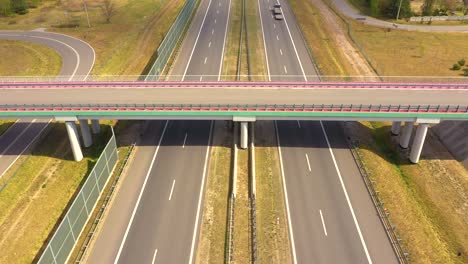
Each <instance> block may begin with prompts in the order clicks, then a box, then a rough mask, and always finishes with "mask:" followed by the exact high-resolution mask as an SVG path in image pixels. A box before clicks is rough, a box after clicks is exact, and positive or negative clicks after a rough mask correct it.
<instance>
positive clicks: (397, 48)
mask: <svg viewBox="0 0 468 264" xmlns="http://www.w3.org/2000/svg"><path fill="white" fill-rule="evenodd" d="M348 22H349V23H350V25H351V27H352V28H353V32H354V36H355V38H356V39H357V41H359V43H360V45H361V46H362V48H363V49H364V50H365V52H366V53H367V55H368V56H369V57H370V60H371V62H372V64H373V66H374V67H375V68H376V69H377V71H378V73H379V75H381V76H434V77H436V76H453V77H455V76H457V77H460V76H462V73H463V71H461V70H460V71H452V70H450V68H451V67H452V65H453V64H454V63H456V62H457V61H458V60H460V59H463V58H464V59H465V60H466V59H467V58H468V57H467V56H468V55H467V54H468V45H466V34H464V33H436V32H416V31H404V30H390V31H389V30H388V29H383V28H378V27H371V26H368V25H365V24H362V23H359V22H356V21H352V20H348Z"/></svg>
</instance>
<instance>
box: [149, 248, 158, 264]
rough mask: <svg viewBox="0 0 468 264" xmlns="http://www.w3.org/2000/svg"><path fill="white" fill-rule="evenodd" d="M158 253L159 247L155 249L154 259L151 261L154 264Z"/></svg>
mask: <svg viewBox="0 0 468 264" xmlns="http://www.w3.org/2000/svg"><path fill="white" fill-rule="evenodd" d="M156 255H158V249H155V250H154V254H153V261H152V262H151V263H152V264H154V263H155V261H156Z"/></svg>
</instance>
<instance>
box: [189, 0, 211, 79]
mask: <svg viewBox="0 0 468 264" xmlns="http://www.w3.org/2000/svg"><path fill="white" fill-rule="evenodd" d="M210 6H211V0H210V2H209V3H208V8H207V9H206V12H205V16H204V17H203V21H202V23H201V26H200V30H199V31H198V35H197V38H196V39H195V45H193V48H192V52H191V53H190V57H189V60H188V62H187V66H186V67H185V71H184V74H183V75H182V81H184V80H185V75H186V74H187V70H188V68H189V66H190V62H191V61H192V56H193V52H194V51H195V48H196V47H197V44H198V39H199V38H200V34H201V32H202V29H203V25H204V24H205V20H206V16H207V15H208V11H209V10H210Z"/></svg>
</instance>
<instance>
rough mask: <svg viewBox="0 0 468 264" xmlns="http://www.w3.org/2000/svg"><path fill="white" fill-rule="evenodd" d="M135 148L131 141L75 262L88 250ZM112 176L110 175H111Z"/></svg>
mask: <svg viewBox="0 0 468 264" xmlns="http://www.w3.org/2000/svg"><path fill="white" fill-rule="evenodd" d="M134 148H135V143H133V144H132V145H131V147H130V150H129V151H128V153H127V155H126V156H125V158H124V160H123V162H122V166H120V169H119V171H118V172H117V176H116V177H115V179H114V181H113V182H112V186H111V187H110V190H109V191H108V192H107V195H106V198H104V202H103V204H102V206H101V207H100V208H99V211H98V213H97V215H96V218H95V219H94V221H93V223H92V226H91V229H90V230H89V232H88V234H87V235H86V239H85V241H84V243H83V245H82V246H81V249H80V251H79V253H78V256H77V257H76V260H75V263H76V264H78V263H82V261H83V258H84V256H85V254H86V251H87V250H88V247H89V243H90V242H91V240H92V239H93V237H94V234H95V232H96V228H97V226H98V225H99V223H100V222H101V219H102V215H103V214H104V211H105V210H106V207H107V205H108V204H109V201H110V199H111V197H112V195H113V194H114V191H115V188H116V187H117V183H118V182H119V179H120V177H121V176H122V173H123V170H124V169H125V168H126V166H127V163H128V160H129V158H130V155H131V154H132V153H133V149H134ZM111 177H112V176H111Z"/></svg>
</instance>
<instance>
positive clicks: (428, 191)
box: [348, 122, 468, 264]
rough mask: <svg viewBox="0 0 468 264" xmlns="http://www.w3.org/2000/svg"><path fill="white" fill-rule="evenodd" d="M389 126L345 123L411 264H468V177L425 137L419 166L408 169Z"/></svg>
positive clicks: (408, 165)
mask: <svg viewBox="0 0 468 264" xmlns="http://www.w3.org/2000/svg"><path fill="white" fill-rule="evenodd" d="M389 126H390V123H377V122H363V123H362V124H359V123H350V124H349V125H348V128H349V129H348V131H352V134H353V137H354V138H356V139H358V140H359V142H360V152H361V154H362V156H363V157H364V160H365V163H366V167H367V169H368V171H369V174H370V176H371V179H372V180H373V181H375V187H376V190H378V191H379V192H380V196H381V197H382V200H383V201H384V202H385V207H386V208H387V209H388V211H389V212H390V219H391V221H392V223H394V224H395V226H396V230H397V233H398V234H399V235H400V236H401V237H402V238H403V245H404V247H405V248H407V249H408V250H409V252H410V260H411V262H412V263H460V264H461V263H467V262H468V246H467V245H468V231H467V229H466V223H467V222H468V213H467V212H468V204H467V199H468V198H467V190H468V173H467V171H466V170H465V168H463V166H462V165H461V164H460V163H458V162H457V161H455V160H453V158H452V157H451V155H450V154H449V153H448V152H447V150H446V149H445V148H444V147H443V146H442V145H441V143H440V142H439V141H438V139H437V138H436V137H435V136H434V135H433V134H432V133H429V134H428V139H427V140H426V143H425V147H424V149H423V153H422V158H421V161H420V163H419V164H417V165H413V164H409V163H407V155H408V153H406V152H404V151H401V150H400V149H399V148H398V147H397V146H398V145H397V143H396V142H394V141H395V140H392V138H391V137H390V131H389V130H390V128H389Z"/></svg>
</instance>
